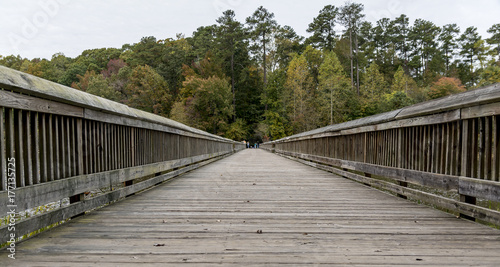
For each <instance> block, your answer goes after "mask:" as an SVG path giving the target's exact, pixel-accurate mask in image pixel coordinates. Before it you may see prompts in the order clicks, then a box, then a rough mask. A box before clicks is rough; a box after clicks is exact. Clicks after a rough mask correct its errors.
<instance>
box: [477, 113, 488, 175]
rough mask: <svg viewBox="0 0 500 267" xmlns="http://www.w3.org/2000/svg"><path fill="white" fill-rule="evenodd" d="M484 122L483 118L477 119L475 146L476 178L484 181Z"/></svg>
mask: <svg viewBox="0 0 500 267" xmlns="http://www.w3.org/2000/svg"><path fill="white" fill-rule="evenodd" d="M485 127H486V126H485V121H484V118H478V135H479V138H477V139H478V144H477V150H478V151H477V153H478V157H477V171H476V177H477V178H479V179H484V143H485V130H486V128H485Z"/></svg>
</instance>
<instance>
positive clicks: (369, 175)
mask: <svg viewBox="0 0 500 267" xmlns="http://www.w3.org/2000/svg"><path fill="white" fill-rule="evenodd" d="M343 170H344V171H349V170H348V169H345V168H343ZM365 177H368V178H372V174H371V173H367V172H365ZM363 184H364V185H366V186H369V187H371V186H372V185H371V184H369V183H363Z"/></svg>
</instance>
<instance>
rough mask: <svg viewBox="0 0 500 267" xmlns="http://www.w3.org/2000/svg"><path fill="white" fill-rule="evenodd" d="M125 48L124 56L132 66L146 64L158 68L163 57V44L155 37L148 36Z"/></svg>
mask: <svg viewBox="0 0 500 267" xmlns="http://www.w3.org/2000/svg"><path fill="white" fill-rule="evenodd" d="M124 50H125V53H123V54H122V58H123V59H124V60H125V62H127V64H128V65H129V66H131V67H132V68H134V67H137V66H144V65H148V66H150V67H152V68H156V67H158V65H159V64H160V60H161V58H162V57H161V54H162V52H163V45H162V44H161V43H159V42H158V41H157V40H156V38H155V37H153V36H148V37H143V38H141V41H140V42H138V43H136V44H133V45H131V46H130V45H125V46H124ZM106 63H107V61H106Z"/></svg>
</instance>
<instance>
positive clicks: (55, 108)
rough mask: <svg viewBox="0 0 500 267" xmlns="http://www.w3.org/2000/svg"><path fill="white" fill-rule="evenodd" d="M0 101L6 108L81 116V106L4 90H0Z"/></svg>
mask: <svg viewBox="0 0 500 267" xmlns="http://www.w3.org/2000/svg"><path fill="white" fill-rule="evenodd" d="M0 103H1V105H2V106H3V107H8V108H15V109H21V110H30V111H36V112H43V113H48V114H58V115H65V116H72V117H83V108H80V107H75V106H71V105H68V104H63V103H58V102H55V101H49V100H45V99H40V98H36V97H33V96H28V95H22V94H17V93H13V92H9V91H5V90H0Z"/></svg>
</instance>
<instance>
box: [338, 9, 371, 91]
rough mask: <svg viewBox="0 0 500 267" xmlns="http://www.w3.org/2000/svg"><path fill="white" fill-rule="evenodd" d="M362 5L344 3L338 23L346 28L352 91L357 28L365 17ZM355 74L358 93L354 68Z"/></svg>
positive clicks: (356, 49)
mask: <svg viewBox="0 0 500 267" xmlns="http://www.w3.org/2000/svg"><path fill="white" fill-rule="evenodd" d="M363 9H364V6H363V4H356V3H349V2H346V3H345V5H344V6H342V7H341V8H340V22H341V24H342V25H344V27H345V28H346V32H347V33H348V36H349V58H350V60H351V86H352V88H353V89H354V61H356V64H358V60H357V57H358V31H359V26H360V25H361V23H362V19H363V18H364V17H365V15H364V14H361V12H363ZM354 51H356V60H355V56H354ZM356 72H357V75H356V77H357V83H356V87H357V92H358V95H359V94H360V92H359V67H358V66H356Z"/></svg>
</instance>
